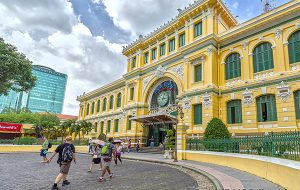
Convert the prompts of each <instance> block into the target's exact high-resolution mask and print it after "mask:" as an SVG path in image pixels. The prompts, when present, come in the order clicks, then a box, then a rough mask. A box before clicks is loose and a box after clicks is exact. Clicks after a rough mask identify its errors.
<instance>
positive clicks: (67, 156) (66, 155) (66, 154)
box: [61, 145, 73, 162]
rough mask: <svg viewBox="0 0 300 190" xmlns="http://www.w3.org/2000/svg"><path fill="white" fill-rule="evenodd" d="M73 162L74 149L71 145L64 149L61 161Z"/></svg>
mask: <svg viewBox="0 0 300 190" xmlns="http://www.w3.org/2000/svg"><path fill="white" fill-rule="evenodd" d="M72 160H73V149H72V147H71V145H68V146H66V147H65V148H64V149H63V152H62V156H61V161H62V162H72Z"/></svg>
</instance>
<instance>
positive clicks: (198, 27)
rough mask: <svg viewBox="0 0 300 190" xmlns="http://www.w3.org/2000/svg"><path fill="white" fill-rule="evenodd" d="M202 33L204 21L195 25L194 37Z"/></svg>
mask: <svg viewBox="0 0 300 190" xmlns="http://www.w3.org/2000/svg"><path fill="white" fill-rule="evenodd" d="M201 35H202V22H199V23H197V24H195V26H194V37H198V36H201Z"/></svg>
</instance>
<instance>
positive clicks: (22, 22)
mask: <svg viewBox="0 0 300 190" xmlns="http://www.w3.org/2000/svg"><path fill="white" fill-rule="evenodd" d="M5 15H9V17H8V16H6V17H4V16H5ZM34 17H37V18H34ZM0 23H1V24H0V35H1V36H2V37H3V38H4V39H5V40H6V41H7V42H9V43H11V44H13V45H15V46H17V47H18V49H19V50H20V51H21V52H23V53H25V54H26V55H27V57H28V58H29V59H30V60H32V61H33V63H34V64H39V65H44V66H48V67H51V68H53V69H55V70H56V71H58V72H62V73H66V74H67V75H68V84H67V89H66V97H65V106H64V111H63V113H66V114H74V115H77V114H78V102H77V101H76V96H78V95H80V94H82V93H83V92H88V91H91V90H94V89H96V88H97V87H100V86H102V85H104V84H106V83H108V82H111V81H113V80H116V79H118V78H119V77H121V75H122V74H123V73H124V72H125V69H126V59H125V57H124V56H123V55H122V53H121V52H122V45H123V44H114V43H110V42H109V41H107V40H106V39H104V38H103V37H102V36H93V35H92V34H91V32H90V30H89V29H88V28H87V27H86V26H85V25H84V24H83V23H80V22H79V21H78V20H77V19H76V16H75V14H74V12H73V9H72V7H71V5H70V3H69V2H67V1H64V0H58V1H43V2H41V1H39V0H30V1H26V3H25V2H23V1H14V0H13V1H9V3H8V1H4V0H0ZM37 36H38V37H37Z"/></svg>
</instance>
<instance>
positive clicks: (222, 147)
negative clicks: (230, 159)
mask: <svg viewBox="0 0 300 190" xmlns="http://www.w3.org/2000/svg"><path fill="white" fill-rule="evenodd" d="M186 145H187V146H186V148H187V150H202V151H216V152H230V153H242V154H256V155H262V156H272V157H280V158H286V159H291V160H300V132H288V133H282V134H274V133H271V134H268V135H262V136H248V137H241V138H230V139H215V140H203V139H187V143H186Z"/></svg>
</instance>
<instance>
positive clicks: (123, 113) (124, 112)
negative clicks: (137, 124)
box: [122, 109, 126, 118]
mask: <svg viewBox="0 0 300 190" xmlns="http://www.w3.org/2000/svg"><path fill="white" fill-rule="evenodd" d="M122 117H123V118H126V110H125V109H123V110H122Z"/></svg>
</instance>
